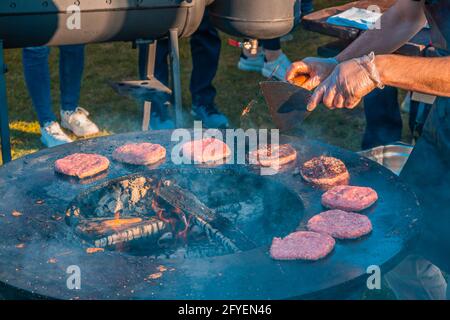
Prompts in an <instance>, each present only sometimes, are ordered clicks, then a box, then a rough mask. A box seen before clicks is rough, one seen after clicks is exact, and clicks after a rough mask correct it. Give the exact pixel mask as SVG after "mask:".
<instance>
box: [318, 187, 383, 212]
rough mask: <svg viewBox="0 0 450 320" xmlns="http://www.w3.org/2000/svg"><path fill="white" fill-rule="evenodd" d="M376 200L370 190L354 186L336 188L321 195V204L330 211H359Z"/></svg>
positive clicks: (375, 196) (376, 197) (374, 193)
mask: <svg viewBox="0 0 450 320" xmlns="http://www.w3.org/2000/svg"><path fill="white" fill-rule="evenodd" d="M377 200H378V195H377V193H376V191H375V190H373V189H372V188H366V187H354V186H336V187H334V188H332V189H330V190H328V191H327V192H325V193H324V194H323V195H322V204H323V205H324V206H325V207H327V208H330V209H339V210H344V211H361V210H364V209H367V208H368V207H370V206H371V205H373V204H374V203H375V201H377Z"/></svg>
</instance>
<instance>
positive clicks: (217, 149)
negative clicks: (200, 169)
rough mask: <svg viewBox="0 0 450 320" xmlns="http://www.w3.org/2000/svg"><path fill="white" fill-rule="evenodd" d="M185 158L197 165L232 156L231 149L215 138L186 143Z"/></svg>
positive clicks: (184, 148) (184, 147)
mask: <svg viewBox="0 0 450 320" xmlns="http://www.w3.org/2000/svg"><path fill="white" fill-rule="evenodd" d="M182 150H183V157H185V158H187V159H189V160H194V161H195V162H197V163H208V162H214V161H219V160H223V159H225V158H227V157H229V156H230V155H231V150H230V147H228V145H227V144H226V143H224V142H223V141H221V140H219V139H215V138H205V139H201V140H194V141H191V142H186V143H185V144H184V145H183V146H182Z"/></svg>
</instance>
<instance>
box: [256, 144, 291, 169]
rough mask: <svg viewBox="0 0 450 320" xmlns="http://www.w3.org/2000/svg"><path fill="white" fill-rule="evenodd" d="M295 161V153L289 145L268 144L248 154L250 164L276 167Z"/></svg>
mask: <svg viewBox="0 0 450 320" xmlns="http://www.w3.org/2000/svg"><path fill="white" fill-rule="evenodd" d="M295 159H297V151H296V150H295V149H294V148H293V147H292V146H291V145H289V144H282V145H279V144H269V145H264V146H261V147H260V148H259V149H257V150H253V151H251V152H250V153H249V160H250V163H251V164H259V165H261V166H263V167H278V166H282V165H284V164H286V163H289V162H292V161H295Z"/></svg>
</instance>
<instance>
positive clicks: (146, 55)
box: [139, 41, 157, 131]
mask: <svg viewBox="0 0 450 320" xmlns="http://www.w3.org/2000/svg"><path fill="white" fill-rule="evenodd" d="M156 46H157V42H156V41H153V42H151V43H150V44H149V45H148V47H145V49H144V48H143V47H142V46H140V48H139V77H140V79H141V80H149V79H152V78H153V77H154V73H155V59H156ZM151 111H152V103H151V102H150V101H144V115H143V117H142V131H148V129H149V126H150V118H151Z"/></svg>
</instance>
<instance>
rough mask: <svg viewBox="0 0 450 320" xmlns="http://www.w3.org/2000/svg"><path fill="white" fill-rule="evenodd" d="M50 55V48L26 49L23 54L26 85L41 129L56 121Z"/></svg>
mask: <svg viewBox="0 0 450 320" xmlns="http://www.w3.org/2000/svg"><path fill="white" fill-rule="evenodd" d="M49 53H50V48H48V47H30V48H25V49H23V53H22V59H23V69H24V75H25V83H26V85H27V88H28V92H29V93H30V96H31V100H32V102H33V106H34V109H35V110H36V113H37V116H38V120H39V124H40V126H41V127H43V126H44V125H45V124H46V123H49V122H53V121H55V120H56V117H55V114H54V113H53V111H52V98H51V92H50V70H49V66H48V56H49Z"/></svg>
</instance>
